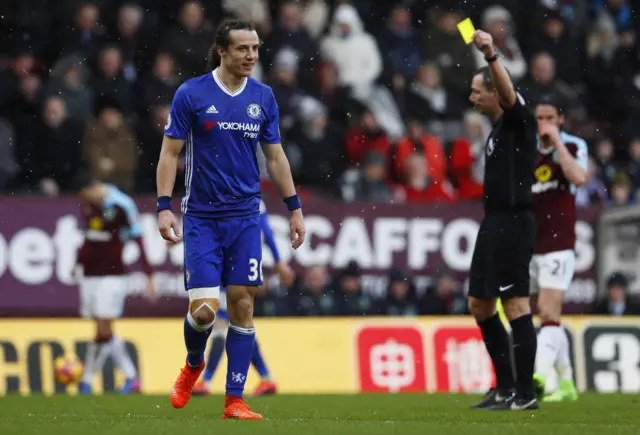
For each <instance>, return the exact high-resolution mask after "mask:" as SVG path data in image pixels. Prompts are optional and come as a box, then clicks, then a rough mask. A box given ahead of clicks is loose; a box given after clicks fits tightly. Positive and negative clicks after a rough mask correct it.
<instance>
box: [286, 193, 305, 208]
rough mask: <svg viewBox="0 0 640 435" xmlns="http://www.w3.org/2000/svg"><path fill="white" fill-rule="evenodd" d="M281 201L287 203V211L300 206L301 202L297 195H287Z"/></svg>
mask: <svg viewBox="0 0 640 435" xmlns="http://www.w3.org/2000/svg"><path fill="white" fill-rule="evenodd" d="M282 201H283V202H284V203H285V204H287V210H289V211H294V210H298V209H299V208H302V203H301V202H300V198H298V195H293V196H289V197H288V198H285V199H283V200H282Z"/></svg>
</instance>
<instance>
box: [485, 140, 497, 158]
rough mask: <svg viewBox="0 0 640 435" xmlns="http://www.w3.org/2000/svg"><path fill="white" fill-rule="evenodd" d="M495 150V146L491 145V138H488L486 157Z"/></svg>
mask: <svg viewBox="0 0 640 435" xmlns="http://www.w3.org/2000/svg"><path fill="white" fill-rule="evenodd" d="M495 149H496V144H495V143H493V138H492V137H490V138H489V141H488V142H487V155H488V156H490V155H491V154H493V151H494V150H495Z"/></svg>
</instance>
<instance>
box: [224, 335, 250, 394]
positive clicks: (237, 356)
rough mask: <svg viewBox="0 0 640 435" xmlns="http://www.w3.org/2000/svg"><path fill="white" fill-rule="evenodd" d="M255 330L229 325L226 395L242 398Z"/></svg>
mask: <svg viewBox="0 0 640 435" xmlns="http://www.w3.org/2000/svg"><path fill="white" fill-rule="evenodd" d="M255 338H256V329H255V328H253V327H251V328H244V327H242V326H236V325H229V332H227V364H228V367H227V385H226V393H227V394H229V395H231V396H236V397H242V392H243V391H244V383H245V382H246V381H247V373H249V366H250V365H251V356H252V355H253V342H254V341H255Z"/></svg>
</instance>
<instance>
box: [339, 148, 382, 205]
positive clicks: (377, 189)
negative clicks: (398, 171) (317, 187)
mask: <svg viewBox="0 0 640 435" xmlns="http://www.w3.org/2000/svg"><path fill="white" fill-rule="evenodd" d="M387 168H388V163H387V158H386V157H385V155H384V154H381V153H379V152H375V151H374V152H371V153H369V154H367V156H366V157H365V159H364V162H363V165H362V167H361V168H356V169H352V170H349V171H346V172H345V173H344V174H343V176H342V185H341V191H342V199H343V200H344V201H347V202H353V201H372V202H391V201H392V200H393V199H394V192H393V191H392V190H391V188H390V187H389V185H387V178H388V176H387Z"/></svg>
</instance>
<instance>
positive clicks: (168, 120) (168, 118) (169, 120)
mask: <svg viewBox="0 0 640 435" xmlns="http://www.w3.org/2000/svg"><path fill="white" fill-rule="evenodd" d="M169 128H171V114H169V115H167V120H166V121H165V123H164V129H165V130H169Z"/></svg>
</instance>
